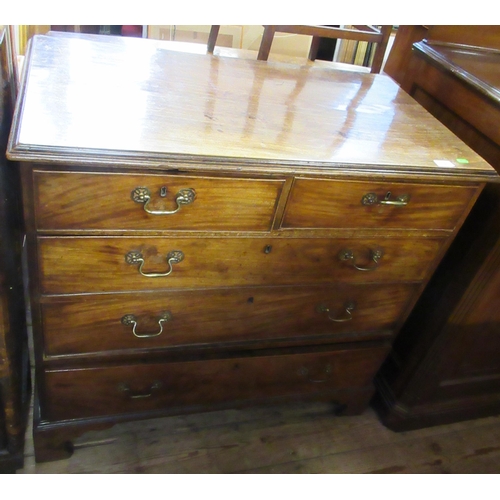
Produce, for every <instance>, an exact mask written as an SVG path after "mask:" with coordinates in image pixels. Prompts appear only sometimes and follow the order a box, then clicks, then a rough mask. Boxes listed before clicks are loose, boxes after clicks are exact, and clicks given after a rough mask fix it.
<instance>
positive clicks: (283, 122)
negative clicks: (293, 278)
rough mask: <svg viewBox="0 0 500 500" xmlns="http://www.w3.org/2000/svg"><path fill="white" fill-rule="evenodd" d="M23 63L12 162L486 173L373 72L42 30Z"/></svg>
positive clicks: (486, 167)
mask: <svg viewBox="0 0 500 500" xmlns="http://www.w3.org/2000/svg"><path fill="white" fill-rule="evenodd" d="M102 38H106V37H102ZM26 66H27V68H26V75H25V88H24V91H23V92H22V100H21V102H20V107H19V110H18V114H17V121H16V124H17V125H16V128H14V130H13V134H12V137H11V146H10V152H9V156H10V157H11V158H12V159H17V160H43V159H44V158H48V157H51V158H53V155H54V152H56V153H58V154H57V157H58V158H60V159H65V160H66V161H72V162H78V161H82V162H84V161H85V162H88V161H92V162H96V161H101V162H102V159H103V155H109V157H110V162H111V163H112V162H120V163H121V164H127V162H128V163H131V162H133V161H135V162H138V161H142V162H144V163H150V164H156V165H159V164H161V163H162V162H166V163H168V161H172V160H188V161H189V160H190V161H195V162H196V161H199V162H201V161H203V162H205V164H207V163H210V162H215V161H218V162H219V163H226V164H231V163H234V164H238V163H239V164H249V163H252V162H254V163H255V162H258V163H266V164H267V165H275V166H277V167H279V166H283V165H295V166H297V165H299V166H313V167H316V168H324V169H327V170H328V169H329V168H333V169H336V168H344V167H345V166H346V165H348V166H350V167H352V168H354V167H357V168H360V169H362V168H364V167H366V166H368V165H369V166H371V167H373V166H374V165H376V166H379V167H380V169H381V170H384V169H386V170H387V171H388V172H396V173H398V172H403V171H404V172H406V173H408V172H411V171H413V172H415V173H417V172H421V173H422V172H423V173H427V174H431V175H432V174H434V173H435V174H436V175H438V174H439V175H443V174H445V175H448V176H454V175H458V174H461V175H469V174H471V173H473V174H477V175H480V176H482V177H484V176H494V175H495V173H494V170H493V169H491V168H490V166H489V165H488V164H487V163H486V162H485V161H484V160H483V159H482V158H480V157H479V156H478V155H477V154H475V153H474V152H473V151H472V150H471V149H470V148H468V147H467V146H466V145H465V144H463V143H462V142H461V141H460V140H458V139H457V138H456V137H455V136H454V135H453V134H452V133H451V132H449V131H448V130H447V129H446V128H445V127H444V126H443V125H441V124H440V123H439V122H438V121H437V120H435V119H434V118H433V117H432V116H431V115H430V114H428V113H427V112H426V111H425V110H424V109H423V108H422V107H421V106H420V105H419V104H417V103H416V102H415V101H414V100H413V99H411V98H410V97H409V96H408V95H407V94H406V93H405V92H403V91H402V90H400V89H399V87H398V86H397V85H396V84H395V83H394V82H393V81H392V80H391V79H390V78H389V77H387V76H384V75H369V74H361V73H356V72H345V71H335V70H330V69H327V68H324V67H315V66H314V65H310V64H304V65H292V64H282V63H281V64H280V63H271V62H263V61H254V60H249V59H234V58H225V57H216V56H211V55H207V54H201V55H200V54H188V53H182V52H174V51H171V50H166V49H165V48H164V42H160V41H155V40H144V39H129V38H113V37H108V38H107V40H102V39H101V37H93V38H87V39H85V38H78V37H71V36H68V37H65V36H50V35H49V36H37V37H34V39H33V40H32V46H31V51H30V54H29V55H28V57H27V64H26ZM56 160H57V158H56ZM457 160H459V161H457Z"/></svg>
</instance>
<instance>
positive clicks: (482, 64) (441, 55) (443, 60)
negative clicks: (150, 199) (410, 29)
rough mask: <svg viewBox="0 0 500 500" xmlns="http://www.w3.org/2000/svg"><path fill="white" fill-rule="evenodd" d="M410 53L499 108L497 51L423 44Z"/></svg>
mask: <svg viewBox="0 0 500 500" xmlns="http://www.w3.org/2000/svg"><path fill="white" fill-rule="evenodd" d="M414 49H415V50H417V51H418V52H420V53H422V54H425V56H427V57H428V58H430V59H432V60H434V61H435V62H436V63H438V64H439V65H440V66H442V67H443V68H445V69H448V70H449V71H450V72H452V73H453V74H454V75H455V76H456V77H457V78H460V79H462V80H463V81H465V82H467V83H468V84H469V85H472V86H474V87H475V88H476V90H478V91H479V92H481V93H483V94H484V95H486V96H488V97H489V98H490V99H491V101H492V103H493V104H497V105H498V106H500V49H494V48H481V47H471V46H465V45H461V44H453V43H439V42H435V43H431V42H426V41H422V42H418V43H416V44H415V45H414Z"/></svg>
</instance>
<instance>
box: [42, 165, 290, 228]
mask: <svg viewBox="0 0 500 500" xmlns="http://www.w3.org/2000/svg"><path fill="white" fill-rule="evenodd" d="M34 183H35V196H36V199H37V204H36V224H37V228H38V229H44V230H51V229H66V230H72V229H78V230H79V229H102V230H127V229H135V230H227V231H269V230H270V228H271V225H272V222H273V219H274V212H275V207H276V204H277V200H278V198H279V195H280V193H281V189H282V187H283V183H284V181H282V180H255V179H226V178H206V177H189V176H173V175H128V174H97V173H77V172H63V173H57V172H40V171H35V172H34ZM186 190H188V191H186ZM189 190H191V191H189ZM148 197H149V201H148ZM134 199H136V200H137V201H134ZM149 212H155V213H149ZM171 212H175V213H171Z"/></svg>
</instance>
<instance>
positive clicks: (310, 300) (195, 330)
mask: <svg viewBox="0 0 500 500" xmlns="http://www.w3.org/2000/svg"><path fill="white" fill-rule="evenodd" d="M414 291H415V285H385V286H381V285H351V286H344V287H284V288H275V287H273V288H243V289H239V288H237V289H231V290H228V289H226V290H203V291H188V292H162V293H159V292H144V293H135V294H119V295H111V296H110V295H90V296H78V297H70V298H68V297H64V298H61V299H51V300H47V301H45V302H44V303H43V304H42V317H43V325H44V347H45V351H44V352H45V355H46V356H55V355H58V356H61V355H65V354H82V353H92V352H104V351H115V350H123V349H155V348H162V347H169V346H182V345H207V344H214V343H223V342H242V341H252V340H281V341H286V340H287V339H289V340H294V339H303V340H310V337H315V338H318V337H324V339H325V341H328V342H330V343H331V342H345V341H359V340H366V339H369V338H374V337H380V336H381V335H385V336H390V334H391V333H392V329H393V328H394V327H395V324H396V322H397V321H398V318H399V317H400V316H401V314H402V312H403V311H404V310H405V309H406V308H407V306H408V302H409V300H410V298H411V297H412V295H413V293H414Z"/></svg>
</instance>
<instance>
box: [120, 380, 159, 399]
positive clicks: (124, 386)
mask: <svg viewBox="0 0 500 500" xmlns="http://www.w3.org/2000/svg"><path fill="white" fill-rule="evenodd" d="M161 386H162V384H161V382H160V381H159V380H155V381H154V382H153V383H152V384H151V387H150V388H149V392H146V393H143V394H133V393H132V390H131V389H130V387H129V386H128V384H126V383H125V382H122V383H121V384H118V390H119V391H120V392H123V393H125V394H126V395H127V396H128V397H129V398H130V399H144V398H150V397H151V396H152V395H153V393H154V391H156V390H158V389H159V388H160V387H161Z"/></svg>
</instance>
